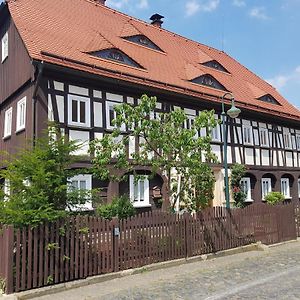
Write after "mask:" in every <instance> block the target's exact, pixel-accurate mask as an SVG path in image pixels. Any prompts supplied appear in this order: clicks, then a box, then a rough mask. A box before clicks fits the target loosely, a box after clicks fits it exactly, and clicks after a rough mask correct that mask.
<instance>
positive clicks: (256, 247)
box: [0, 240, 300, 300]
mask: <svg viewBox="0 0 300 300" xmlns="http://www.w3.org/2000/svg"><path fill="white" fill-rule="evenodd" d="M299 241H300V240H299ZM285 243H286V242H284V243H280V244H276V246H277V245H282V244H285ZM268 250H269V246H266V245H264V244H262V243H261V242H257V243H254V244H250V245H246V246H241V247H237V248H233V249H228V250H223V251H219V252H216V253H209V254H203V255H199V256H193V257H188V258H180V259H176V260H171V261H164V262H160V263H155V264H151V265H147V266H144V267H140V268H135V269H129V270H124V271H120V272H115V273H110V274H104V275H97V276H92V277H88V278H86V279H80V280H76V281H72V282H66V283H60V284H56V285H53V286H48V287H42V288H39V289H34V290H29V291H24V292H19V293H15V294H12V295H3V296H2V297H3V300H26V299H34V298H38V297H42V296H45V295H51V294H56V293H59V292H63V291H67V290H70V289H76V288H79V287H84V286H88V285H92V284H96V283H101V282H105V281H109V280H112V279H117V278H122V277H126V276H131V275H135V274H142V273H144V272H149V271H155V270H160V269H165V268H170V267H175V266H180V265H183V264H187V263H193V262H198V261H206V260H209V259H216V258H218V257H224V256H229V255H234V254H238V253H243V252H249V251H268ZM0 300H1V296H0Z"/></svg>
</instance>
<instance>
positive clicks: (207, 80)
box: [192, 75, 227, 91]
mask: <svg viewBox="0 0 300 300" xmlns="http://www.w3.org/2000/svg"><path fill="white" fill-rule="evenodd" d="M192 82H193V83H197V84H201V85H205V86H208V87H211V88H214V89H218V90H222V91H227V90H226V88H225V87H224V86H223V85H222V84H221V83H220V82H219V81H218V80H216V79H215V78H214V77H212V76H211V75H202V76H199V77H197V78H195V79H193V80H192Z"/></svg>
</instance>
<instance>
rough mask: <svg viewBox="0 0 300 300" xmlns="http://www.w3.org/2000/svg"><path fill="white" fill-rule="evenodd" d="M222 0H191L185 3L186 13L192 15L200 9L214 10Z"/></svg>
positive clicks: (204, 10) (205, 10)
mask: <svg viewBox="0 0 300 300" xmlns="http://www.w3.org/2000/svg"><path fill="white" fill-rule="evenodd" d="M219 4H220V0H202V1H197V0H191V1H188V2H186V4H185V14H186V16H188V17H190V16H192V15H194V14H196V13H197V12H199V11H203V12H212V11H214V10H216V9H217V8H218V6H219Z"/></svg>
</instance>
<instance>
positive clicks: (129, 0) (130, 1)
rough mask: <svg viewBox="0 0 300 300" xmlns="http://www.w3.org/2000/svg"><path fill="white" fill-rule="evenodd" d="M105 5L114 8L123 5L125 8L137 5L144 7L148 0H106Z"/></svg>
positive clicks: (119, 7) (140, 7) (147, 4)
mask: <svg viewBox="0 0 300 300" xmlns="http://www.w3.org/2000/svg"><path fill="white" fill-rule="evenodd" d="M107 6H109V7H112V8H116V9H122V8H124V7H127V8H131V9H132V8H134V7H137V8H139V9H146V8H148V7H149V3H148V0H139V1H134V0H107Z"/></svg>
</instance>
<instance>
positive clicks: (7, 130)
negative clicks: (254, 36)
mask: <svg viewBox="0 0 300 300" xmlns="http://www.w3.org/2000/svg"><path fill="white" fill-rule="evenodd" d="M12 112H13V110H12V107H10V108H9V109H8V110H6V111H5V116H4V135H3V137H4V138H6V137H9V136H11V129H12Z"/></svg>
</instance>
